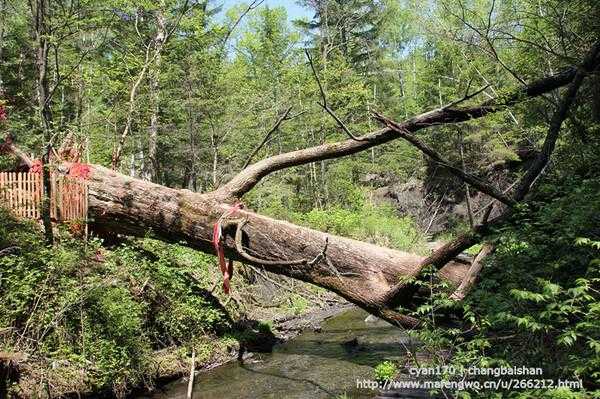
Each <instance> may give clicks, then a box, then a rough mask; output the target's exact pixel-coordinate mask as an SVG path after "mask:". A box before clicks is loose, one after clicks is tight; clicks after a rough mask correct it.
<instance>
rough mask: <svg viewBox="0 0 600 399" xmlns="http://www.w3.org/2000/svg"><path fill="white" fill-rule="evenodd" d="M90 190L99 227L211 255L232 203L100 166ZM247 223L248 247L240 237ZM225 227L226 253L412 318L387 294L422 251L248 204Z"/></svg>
mask: <svg viewBox="0 0 600 399" xmlns="http://www.w3.org/2000/svg"><path fill="white" fill-rule="evenodd" d="M89 196H90V197H89V212H90V220H91V226H92V228H93V229H95V230H99V231H105V232H107V231H108V232H118V233H121V234H128V235H135V236H144V235H147V233H148V231H151V232H152V233H154V234H155V235H156V237H157V238H160V239H163V240H168V241H175V242H178V241H184V242H185V243H186V244H187V245H189V246H191V247H194V248H197V249H199V250H201V251H203V252H207V253H214V248H213V244H212V239H213V226H214V224H215V223H216V222H217V221H218V220H219V218H221V216H222V215H223V214H225V213H226V212H228V211H229V210H230V209H231V207H230V206H229V205H228V204H225V203H221V202H217V201H216V200H215V199H214V198H213V197H212V196H211V195H210V194H197V193H193V192H191V191H188V190H175V189H171V188H167V187H164V186H160V185H157V184H153V183H150V182H147V181H143V180H138V179H135V178H131V177H128V176H125V175H122V174H119V173H117V172H114V171H112V170H109V169H107V168H104V167H101V166H96V165H94V166H92V173H91V177H90V180H89ZM241 222H243V227H242V228H243V230H240V231H241V235H242V239H241V242H242V245H243V251H240V250H238V248H236V242H235V236H236V233H237V232H238V231H237V230H238V228H239V226H240V225H241V224H242V223H241ZM223 226H224V234H225V240H224V244H225V253H226V255H227V257H229V258H231V259H235V260H238V261H243V262H244V263H248V264H254V265H257V266H262V267H264V268H265V269H266V270H268V271H270V272H273V273H277V274H282V275H285V276H289V277H292V278H295V279H298V280H302V281H306V282H309V283H313V284H316V285H318V286H320V287H323V288H326V289H328V290H330V291H333V292H336V293H337V294H339V295H341V296H342V297H344V298H345V299H347V300H348V301H350V302H352V303H355V304H357V305H359V306H361V307H363V308H364V309H366V310H368V311H369V312H371V313H375V314H377V315H379V316H381V317H385V318H386V319H388V320H390V321H394V322H397V323H400V324H404V325H407V324H408V325H410V324H411V321H410V319H409V318H406V317H403V316H402V315H399V314H398V315H396V316H394V317H392V316H391V313H389V312H390V309H387V307H386V306H385V302H384V294H385V293H386V292H387V291H389V290H390V288H391V287H393V286H394V285H395V284H397V283H398V281H399V279H401V278H408V277H415V276H416V275H417V274H418V273H419V271H420V269H421V266H420V265H421V262H422V261H423V259H424V258H423V257H421V256H418V255H414V254H410V253H406V252H402V251H397V250H393V249H389V248H383V247H379V246H376V245H373V244H369V243H365V242H361V241H356V240H352V239H349V238H344V237H338V236H334V235H330V234H327V233H323V232H320V231H316V230H312V229H309V228H306V227H301V226H297V225H294V224H291V223H288V222H284V221H280V220H275V219H271V218H269V217H266V216H262V215H259V214H257V213H254V212H251V211H248V210H239V211H237V212H236V214H235V215H232V216H231V217H230V218H227V219H225V220H224V221H223ZM240 252H241V253H240ZM467 269H468V265H464V264H461V263H455V262H450V263H448V264H447V265H446V266H445V267H444V268H443V269H442V270H441V271H440V273H441V274H442V275H443V276H444V277H445V278H447V279H449V280H451V281H453V282H455V283H456V284H459V283H460V282H461V281H462V280H463V278H464V274H465V273H466V270H467ZM386 312H387V313H386ZM386 314H387V315H386Z"/></svg>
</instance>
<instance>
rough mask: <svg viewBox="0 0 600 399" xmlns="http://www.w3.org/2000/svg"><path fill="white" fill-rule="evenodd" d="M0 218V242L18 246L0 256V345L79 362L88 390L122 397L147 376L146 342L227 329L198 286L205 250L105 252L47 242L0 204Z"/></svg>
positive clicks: (150, 351) (160, 345)
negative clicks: (108, 391)
mask: <svg viewBox="0 0 600 399" xmlns="http://www.w3.org/2000/svg"><path fill="white" fill-rule="evenodd" d="M0 218H2V220H4V221H5V223H3V224H1V225H0V245H1V247H2V248H4V247H6V246H10V245H17V246H19V247H20V248H21V251H20V254H19V255H10V256H4V257H2V258H0V296H1V297H2V301H3V306H2V307H0V329H9V330H10V331H11V332H12V333H11V334H3V335H2V340H1V341H0V348H2V350H5V351H9V352H13V351H14V352H21V351H27V352H35V353H36V354H37V355H38V356H43V357H44V358H46V359H48V360H47V361H48V362H49V364H47V365H43V366H41V367H50V363H52V362H59V364H62V363H60V362H64V361H68V362H69V363H68V364H69V365H70V366H69V367H75V368H77V367H78V368H81V369H82V370H87V373H86V384H87V389H88V390H93V389H100V388H112V389H113V390H114V392H115V393H117V394H119V395H122V394H125V393H126V392H127V390H128V389H129V388H130V387H132V386H136V385H139V384H143V383H148V381H149V380H148V378H149V377H150V376H152V375H154V370H155V369H156V367H157V364H156V361H157V358H156V356H155V355H154V353H155V351H156V350H158V349H165V348H168V347H170V346H172V345H180V346H194V345H199V341H198V340H199V339H201V338H202V337H214V336H216V335H218V334H221V333H222V332H224V331H226V330H228V329H229V328H230V327H229V319H228V314H227V312H226V311H225V310H224V309H223V308H222V306H220V305H219V303H218V301H217V300H216V299H215V298H214V297H212V295H211V294H210V293H209V292H208V291H207V289H208V288H209V287H210V285H211V282H212V278H213V277H211V274H210V272H209V270H214V266H213V260H212V258H211V257H210V256H208V255H204V254H200V253H198V252H196V251H193V250H190V249H187V248H183V247H181V246H178V245H172V244H164V243H160V242H157V241H153V240H150V239H144V240H132V241H129V242H127V243H125V244H124V245H121V246H119V247H117V248H114V249H113V250H111V251H108V250H106V249H104V248H102V247H101V245H100V244H101V242H99V241H97V240H90V241H89V242H87V243H82V242H81V241H79V240H75V239H71V238H69V237H68V235H66V233H64V232H63V233H61V235H60V242H59V243H58V244H57V245H56V246H55V247H54V248H47V247H45V246H44V244H43V240H42V238H41V237H42V235H41V232H40V231H39V227H38V226H37V225H35V224H33V223H29V222H21V221H17V220H15V219H13V218H12V216H11V215H9V214H8V213H7V212H6V211H5V210H3V209H0ZM7 331H8V330H7ZM20 337H22V338H20ZM24 339H25V340H24ZM213 345H216V342H215V343H214V344H213ZM199 347H200V345H199ZM211 352H214V353H218V352H219V350H217V349H216V348H213V349H212V350H209V353H211ZM214 353H213V354H214ZM65 370H66V369H65ZM53 375H54V374H53ZM57 378H58V377H57ZM65 378H66V377H65ZM63 382H64V381H54V382H53V383H56V384H59V385H60V383H63ZM78 389H83V387H82V386H79V387H78Z"/></svg>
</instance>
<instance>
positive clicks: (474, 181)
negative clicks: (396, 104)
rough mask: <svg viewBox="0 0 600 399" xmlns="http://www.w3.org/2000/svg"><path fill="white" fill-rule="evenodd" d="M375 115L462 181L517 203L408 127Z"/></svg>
mask: <svg viewBox="0 0 600 399" xmlns="http://www.w3.org/2000/svg"><path fill="white" fill-rule="evenodd" d="M373 115H374V116H375V118H376V119H377V120H378V121H380V122H382V123H383V124H385V125H386V126H388V127H389V128H391V129H393V130H395V131H396V133H397V135H398V136H400V137H402V138H403V139H405V140H406V141H408V142H409V143H411V144H412V145H414V146H415V147H417V148H418V149H419V150H421V151H422V152H423V153H424V154H425V155H427V156H428V157H429V158H431V159H432V160H433V161H435V162H436V163H438V164H439V165H440V166H442V167H444V168H446V169H448V171H449V172H450V173H452V174H453V175H454V176H456V177H458V178H459V179H461V180H462V181H464V182H466V183H469V184H470V185H472V186H473V187H475V188H476V189H478V190H479V191H481V192H482V193H485V194H487V195H489V196H490V197H493V198H496V199H497V200H498V201H500V202H502V203H504V204H506V205H509V206H513V205H514V204H515V201H514V200H513V199H512V198H510V197H508V196H506V195H505V194H503V193H502V192H500V191H499V190H498V189H497V188H495V187H494V186H492V185H490V184H488V183H486V182H484V181H483V180H481V179H479V178H478V177H476V176H474V175H471V174H469V173H467V172H465V171H464V170H462V169H461V168H457V167H456V166H453V165H451V164H450V163H449V162H448V161H447V160H445V159H444V158H442V156H441V155H440V154H438V153H437V152H436V151H435V150H434V149H433V148H431V147H429V146H428V145H427V144H425V143H424V142H423V141H421V140H420V139H418V138H417V137H416V136H415V135H413V134H410V132H409V131H408V130H406V128H404V127H402V126H401V125H399V124H398V123H396V122H394V121H392V120H391V119H389V118H386V117H385V116H383V115H381V114H379V113H377V112H373Z"/></svg>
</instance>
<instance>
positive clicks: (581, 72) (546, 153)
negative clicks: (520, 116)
mask: <svg viewBox="0 0 600 399" xmlns="http://www.w3.org/2000/svg"><path fill="white" fill-rule="evenodd" d="M599 52H600V42H596V43H595V44H594V45H593V46H592V48H591V50H590V51H589V52H588V54H587V55H586V57H585V59H584V61H583V62H582V64H581V66H580V67H579V68H578V69H577V73H576V74H575V77H574V78H573V80H572V81H571V83H570V84H569V86H568V88H567V91H566V93H565V94H564V96H563V97H562V99H561V101H560V104H559V106H558V110H557V111H556V112H555V113H554V115H553V116H552V120H551V121H550V128H549V129H548V134H547V135H546V139H545V140H544V145H543V146H542V151H541V152H540V153H539V154H538V156H537V157H536V159H535V160H534V162H533V164H532V165H531V167H530V168H529V169H528V170H527V173H525V176H523V179H522V180H521V182H520V183H519V186H518V187H517V189H516V190H515V195H514V197H515V198H516V199H517V200H521V199H523V198H525V196H526V195H527V193H528V192H529V190H530V189H531V187H532V186H533V184H534V182H535V181H536V179H537V177H538V176H539V175H540V173H542V171H543V170H544V168H545V167H546V165H547V164H548V161H549V160H550V155H551V154H552V152H553V151H554V147H555V146H556V140H557V139H558V135H559V133H560V128H561V126H562V123H563V121H564V120H565V119H566V118H567V116H568V114H569V108H570V107H571V105H572V104H573V102H574V101H575V96H576V95H577V91H578V90H579V87H581V84H582V83H583V79H584V78H585V77H586V76H587V75H588V74H589V73H590V72H592V71H593V70H594V69H595V68H596V66H597V63H598V60H597V57H598V53H599Z"/></svg>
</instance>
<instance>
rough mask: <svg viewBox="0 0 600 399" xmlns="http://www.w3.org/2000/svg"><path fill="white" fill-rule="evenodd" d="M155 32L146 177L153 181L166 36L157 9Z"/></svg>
mask: <svg viewBox="0 0 600 399" xmlns="http://www.w3.org/2000/svg"><path fill="white" fill-rule="evenodd" d="M155 20H156V27H157V33H156V37H155V38H154V46H155V51H156V56H155V57H154V68H153V70H152V71H151V74H150V85H149V86H150V99H151V102H152V115H151V116H150V126H149V127H148V158H149V162H148V165H147V167H148V169H149V171H148V173H147V176H148V178H149V179H150V180H151V181H153V182H158V180H159V165H158V114H159V111H160V108H159V101H160V84H159V77H160V68H161V58H162V57H161V50H162V47H163V45H164V42H165V39H166V37H167V29H166V26H165V17H164V15H163V13H162V12H161V11H160V10H158V11H156V13H155Z"/></svg>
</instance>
